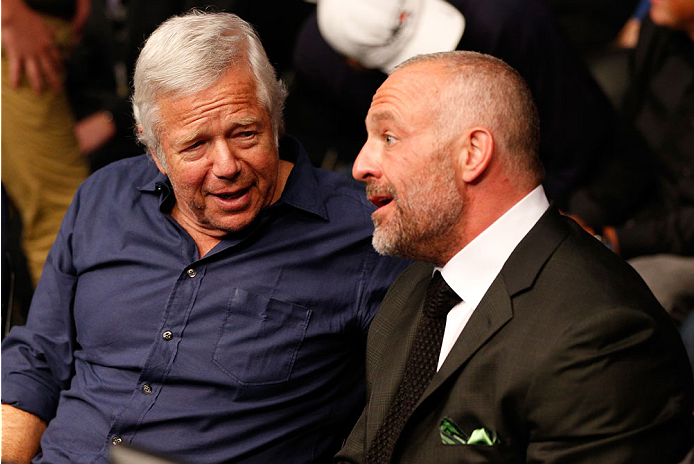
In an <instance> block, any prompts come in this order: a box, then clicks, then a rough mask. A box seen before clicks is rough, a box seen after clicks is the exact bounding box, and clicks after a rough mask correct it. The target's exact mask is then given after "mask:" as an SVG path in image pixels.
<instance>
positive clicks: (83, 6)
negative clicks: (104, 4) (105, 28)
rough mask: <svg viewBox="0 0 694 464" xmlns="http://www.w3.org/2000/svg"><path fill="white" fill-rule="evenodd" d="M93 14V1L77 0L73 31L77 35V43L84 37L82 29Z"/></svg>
mask: <svg viewBox="0 0 694 464" xmlns="http://www.w3.org/2000/svg"><path fill="white" fill-rule="evenodd" d="M91 12H92V0H75V16H74V17H73V18H72V30H73V31H74V33H75V41H78V40H79V39H80V37H81V36H82V29H84V25H85V23H86V22H87V19H88V18H89V15H90V14H91Z"/></svg>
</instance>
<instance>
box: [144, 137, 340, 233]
mask: <svg viewBox="0 0 694 464" xmlns="http://www.w3.org/2000/svg"><path fill="white" fill-rule="evenodd" d="M279 151H280V158H281V159H283V160H285V161H289V162H291V163H293V164H294V167H293V168H292V172H291V173H290V174H289V178H288V179H287V183H286V184H285V186H284V191H283V192H282V196H281V197H280V199H279V200H278V201H277V202H276V203H275V204H274V205H272V206H273V207H274V206H278V205H281V204H286V205H289V206H293V207H294V208H297V209H300V210H303V211H306V212H309V213H312V214H315V215H317V216H319V217H321V218H323V219H325V220H326V221H327V220H328V212H327V210H326V207H325V203H324V201H323V200H322V198H323V197H324V195H322V194H321V193H320V186H319V184H318V178H317V177H316V168H315V167H313V165H312V164H311V160H310V159H309V157H308V155H307V154H306V150H304V147H303V146H302V145H301V143H300V142H299V141H298V140H297V139H295V138H294V137H292V136H291V135H285V136H284V137H282V138H281V139H280V147H279ZM152 165H153V166H155V165H154V163H152ZM138 189H139V190H140V191H141V192H159V191H161V190H162V189H163V190H164V193H165V195H163V196H162V201H164V200H165V199H166V197H167V196H168V194H169V193H172V191H171V183H170V182H169V179H168V177H167V176H165V175H164V174H162V173H161V172H160V171H159V170H158V169H156V166H155V172H154V173H153V176H152V177H151V178H150V180H148V181H147V182H145V183H144V184H143V185H140V186H139V187H138Z"/></svg>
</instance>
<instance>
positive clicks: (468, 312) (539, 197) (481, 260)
mask: <svg viewBox="0 0 694 464" xmlns="http://www.w3.org/2000/svg"><path fill="white" fill-rule="evenodd" d="M547 208H549V202H548V201H547V197H546V196H545V191H544V189H543V188H542V186H538V187H537V188H535V189H534V190H533V191H532V192H530V193H529V194H528V195H526V196H525V197H524V198H523V199H522V200H521V201H519V202H518V203H516V204H515V205H513V207H512V208H511V209H509V210H508V211H507V212H506V213H504V215H503V216H501V217H500V218H499V219H497V220H496V221H495V222H494V223H493V224H492V225H491V226H489V227H488V228H487V229H485V230H484V231H483V232H482V233H481V234H479V235H478V236H477V237H475V238H474V240H472V241H471V242H470V243H468V244H467V246H466V247H465V248H463V249H462V250H460V251H459V252H458V253H457V254H456V255H455V256H453V258H451V260H450V261H448V262H447V263H446V264H445V265H444V266H443V268H441V269H439V270H440V271H441V275H442V276H443V278H444V280H445V281H446V283H447V284H448V285H449V286H450V287H451V288H452V289H453V291H455V292H456V293H457V294H458V296H460V298H462V300H463V301H462V302H460V303H458V304H457V305H456V306H454V307H453V309H451V311H450V312H449V313H448V316H447V318H446V330H445V332H444V334H443V343H442V344H441V354H440V355H439V364H438V368H437V369H440V368H441V365H442V364H443V362H444V360H445V359H446V357H447V356H448V353H450V351H451V349H452V348H453V345H454V344H455V342H456V340H458V337H459V336H460V333H461V332H462V331H463V329H464V328H465V325H466V324H467V322H468V320H469V319H470V316H472V313H473V311H475V308H477V305H478V304H479V302H480V301H481V300H482V297H484V294H485V293H487V290H488V289H489V287H490V286H491V285H492V282H493V281H494V279H495V278H496V276H497V275H498V274H499V272H500V271H501V268H502V267H503V266H504V263H505V262H506V260H507V259H508V257H509V256H510V255H511V253H512V252H513V250H514V249H515V248H516V246H518V244H519V243H520V241H521V240H523V237H525V236H526V235H527V233H528V232H530V229H532V228H533V226H534V225H535V224H536V223H537V221H538V220H539V219H540V217H541V216H542V215H543V214H544V213H545V211H547Z"/></svg>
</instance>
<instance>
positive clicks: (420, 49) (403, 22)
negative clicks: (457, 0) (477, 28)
mask: <svg viewBox="0 0 694 464" xmlns="http://www.w3.org/2000/svg"><path fill="white" fill-rule="evenodd" d="M480 1H484V0H480ZM317 12H318V29H319V30H320V33H321V35H322V36H323V38H324V39H325V41H326V42H328V44H330V46H331V47H332V48H333V49H335V50H336V51H337V52H339V53H341V54H343V55H345V56H347V57H349V58H352V59H355V60H357V61H358V62H359V63H360V64H361V65H362V66H364V67H366V68H378V69H380V70H382V71H383V72H385V73H388V72H390V71H391V70H392V69H393V68H394V67H395V66H397V65H398V64H400V63H402V62H403V61H405V60H407V59H409V58H412V57H413V56H415V55H420V54H424V53H434V52H442V51H451V50H455V48H456V47H457V45H458V43H459V42H460V38H461V37H462V36H463V31H464V30H465V18H464V17H463V15H462V13H461V12H460V11H458V9H457V8H455V7H454V6H453V5H451V4H450V3H447V2H445V1H444V0H318V4H317Z"/></svg>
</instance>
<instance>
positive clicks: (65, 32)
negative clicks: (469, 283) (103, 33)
mask: <svg viewBox="0 0 694 464" xmlns="http://www.w3.org/2000/svg"><path fill="white" fill-rule="evenodd" d="M45 20H46V21H47V22H48V23H49V25H50V26H51V27H52V28H54V30H55V32H56V34H55V39H56V44H57V45H58V47H59V48H60V50H61V52H63V51H64V52H65V53H67V50H68V47H69V46H70V45H71V42H72V29H71V27H70V23H69V22H67V21H63V20H59V19H56V18H45ZM74 126H75V119H74V116H73V114H72V111H71V109H70V105H69V103H68V99H67V95H66V93H65V92H64V91H61V92H55V91H53V90H50V89H48V90H45V91H44V92H43V93H42V94H41V95H38V94H36V93H35V92H34V91H33V90H32V89H31V88H30V87H29V85H28V83H27V82H26V79H24V80H23V81H22V84H21V86H20V87H19V88H18V89H12V88H10V86H9V73H8V64H7V60H6V57H5V55H4V51H3V56H2V137H1V140H2V152H1V156H2V182H3V184H4V185H5V188H6V189H7V193H8V195H9V197H10V199H11V201H12V203H13V204H14V205H15V206H16V208H17V210H18V211H19V213H20V216H21V219H22V227H23V230H22V246H23V248H24V252H25V253H26V257H27V262H28V265H29V272H30V273H31V278H32V280H33V284H34V285H36V283H37V282H38V279H39V277H40V276H41V271H42V269H43V264H44V261H45V260H46V255H47V254H48V251H49V250H50V248H51V245H52V244H53V241H54V240H55V237H56V235H57V234H58V229H59V228H60V224H61V222H62V219H63V215H64V214H65V211H66V210H67V207H68V206H69V205H70V202H71V201H72V197H73V195H74V193H75V190H76V189H77V187H78V186H79V185H80V183H81V182H82V181H83V180H84V179H85V178H86V177H87V175H88V174H89V169H88V164H87V160H86V159H85V158H84V157H83V156H82V155H81V154H80V150H79V146H78V144H77V139H76V138H75V132H74Z"/></svg>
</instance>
